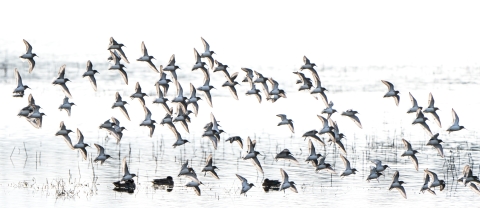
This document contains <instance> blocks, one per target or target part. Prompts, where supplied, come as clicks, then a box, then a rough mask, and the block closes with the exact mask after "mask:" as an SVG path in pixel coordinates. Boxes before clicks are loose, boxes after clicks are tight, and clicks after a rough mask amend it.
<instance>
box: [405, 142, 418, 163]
mask: <svg viewBox="0 0 480 208" xmlns="http://www.w3.org/2000/svg"><path fill="white" fill-rule="evenodd" d="M402 141H403V144H404V145H405V149H406V151H405V152H404V153H403V154H402V157H404V156H409V157H410V160H411V161H412V163H413V166H415V170H417V171H418V160H417V157H416V156H415V154H417V153H418V151H417V150H413V149H412V145H411V144H410V143H409V142H408V141H407V140H405V139H402Z"/></svg>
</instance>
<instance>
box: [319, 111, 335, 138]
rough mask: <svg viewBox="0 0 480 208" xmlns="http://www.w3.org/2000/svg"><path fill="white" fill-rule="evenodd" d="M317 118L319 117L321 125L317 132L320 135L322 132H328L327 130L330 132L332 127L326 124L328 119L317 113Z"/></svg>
mask: <svg viewBox="0 0 480 208" xmlns="http://www.w3.org/2000/svg"><path fill="white" fill-rule="evenodd" d="M317 117H318V119H320V121H321V122H322V125H321V127H322V128H321V129H320V131H319V132H318V134H320V135H322V134H325V133H328V132H331V131H332V130H333V127H330V126H329V125H328V120H327V119H326V118H324V117H323V116H321V115H317Z"/></svg>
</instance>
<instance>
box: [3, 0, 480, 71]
mask: <svg viewBox="0 0 480 208" xmlns="http://www.w3.org/2000/svg"><path fill="white" fill-rule="evenodd" d="M270 2H272V3H270ZM1 4H3V5H1V7H2V8H3V9H2V12H0V18H1V19H2V26H3V27H2V28H3V29H2V31H3V33H2V34H1V35H0V47H1V48H0V50H1V51H4V50H5V49H6V50H8V51H9V52H12V53H15V54H16V53H19V54H18V55H21V53H22V52H23V51H24V45H23V42H22V39H27V40H28V41H29V42H30V43H31V44H32V46H33V47H34V52H35V53H37V54H38V55H39V56H40V58H41V57H42V55H41V54H57V55H60V54H62V56H59V57H58V58H62V57H71V56H73V55H76V56H78V61H79V62H84V61H85V59H91V60H92V61H93V60H104V59H105V57H108V52H107V51H106V50H107V45H108V40H109V38H110V37H111V36H113V37H114V38H115V39H116V40H117V41H118V42H120V43H123V44H125V45H126V46H127V47H126V48H125V49H124V50H125V53H126V54H127V57H129V59H132V60H133V59H136V58H138V57H139V56H140V44H141V41H145V44H146V46H147V48H148V50H149V53H150V54H151V55H153V56H155V57H156V58H157V60H159V62H161V63H165V62H167V61H168V59H169V58H170V56H171V54H176V58H177V63H186V64H189V63H192V64H193V62H194V58H193V48H194V47H195V48H197V49H198V50H199V51H201V50H203V45H202V43H201V41H200V37H204V38H205V39H206V40H207V41H208V42H209V43H210V45H211V47H212V50H214V51H215V52H216V53H217V55H216V57H215V58H217V59H218V60H219V61H221V62H223V63H225V64H229V65H231V66H232V65H233V66H245V67H253V66H260V65H262V66H278V65H288V66H298V65H299V64H302V57H303V55H306V56H307V57H309V58H310V59H311V60H312V61H314V62H315V63H317V65H318V64H322V63H323V64H326V65H336V66H343V65H396V64H401V65H404V64H407V65H440V64H453V65H462V66H463V65H476V64H478V60H479V58H480V51H479V48H480V40H479V37H480V30H479V29H478V28H479V24H478V22H479V20H480V13H479V12H478V11H477V10H478V8H480V7H479V6H480V3H479V2H478V1H334V2H333V1H295V2H294V1H291V2H288V3H285V2H279V1H275V2H274V1H268V3H267V1H262V2H259V1H237V2H235V3H231V2H228V3H227V2H226V1H135V2H133V1H82V2H65V1H10V2H8V3H5V2H3V3H1ZM17 51H18V52H17Z"/></svg>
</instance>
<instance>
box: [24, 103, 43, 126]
mask: <svg viewBox="0 0 480 208" xmlns="http://www.w3.org/2000/svg"><path fill="white" fill-rule="evenodd" d="M31 107H32V111H31V112H30V113H29V114H28V115H27V117H26V119H27V121H28V122H30V124H32V126H33V127H35V128H37V129H39V128H42V123H43V116H45V113H43V112H42V113H41V112H40V106H35V105H34V106H31Z"/></svg>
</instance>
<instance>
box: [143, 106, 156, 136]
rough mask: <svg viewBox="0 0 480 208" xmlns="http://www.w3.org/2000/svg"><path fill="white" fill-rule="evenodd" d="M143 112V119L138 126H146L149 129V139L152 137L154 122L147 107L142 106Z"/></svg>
mask: <svg viewBox="0 0 480 208" xmlns="http://www.w3.org/2000/svg"><path fill="white" fill-rule="evenodd" d="M143 111H145V119H144V120H143V121H142V123H140V126H146V127H148V128H149V129H150V138H151V137H152V135H153V131H155V123H156V121H155V120H152V112H150V110H149V109H148V108H147V106H143Z"/></svg>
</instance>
